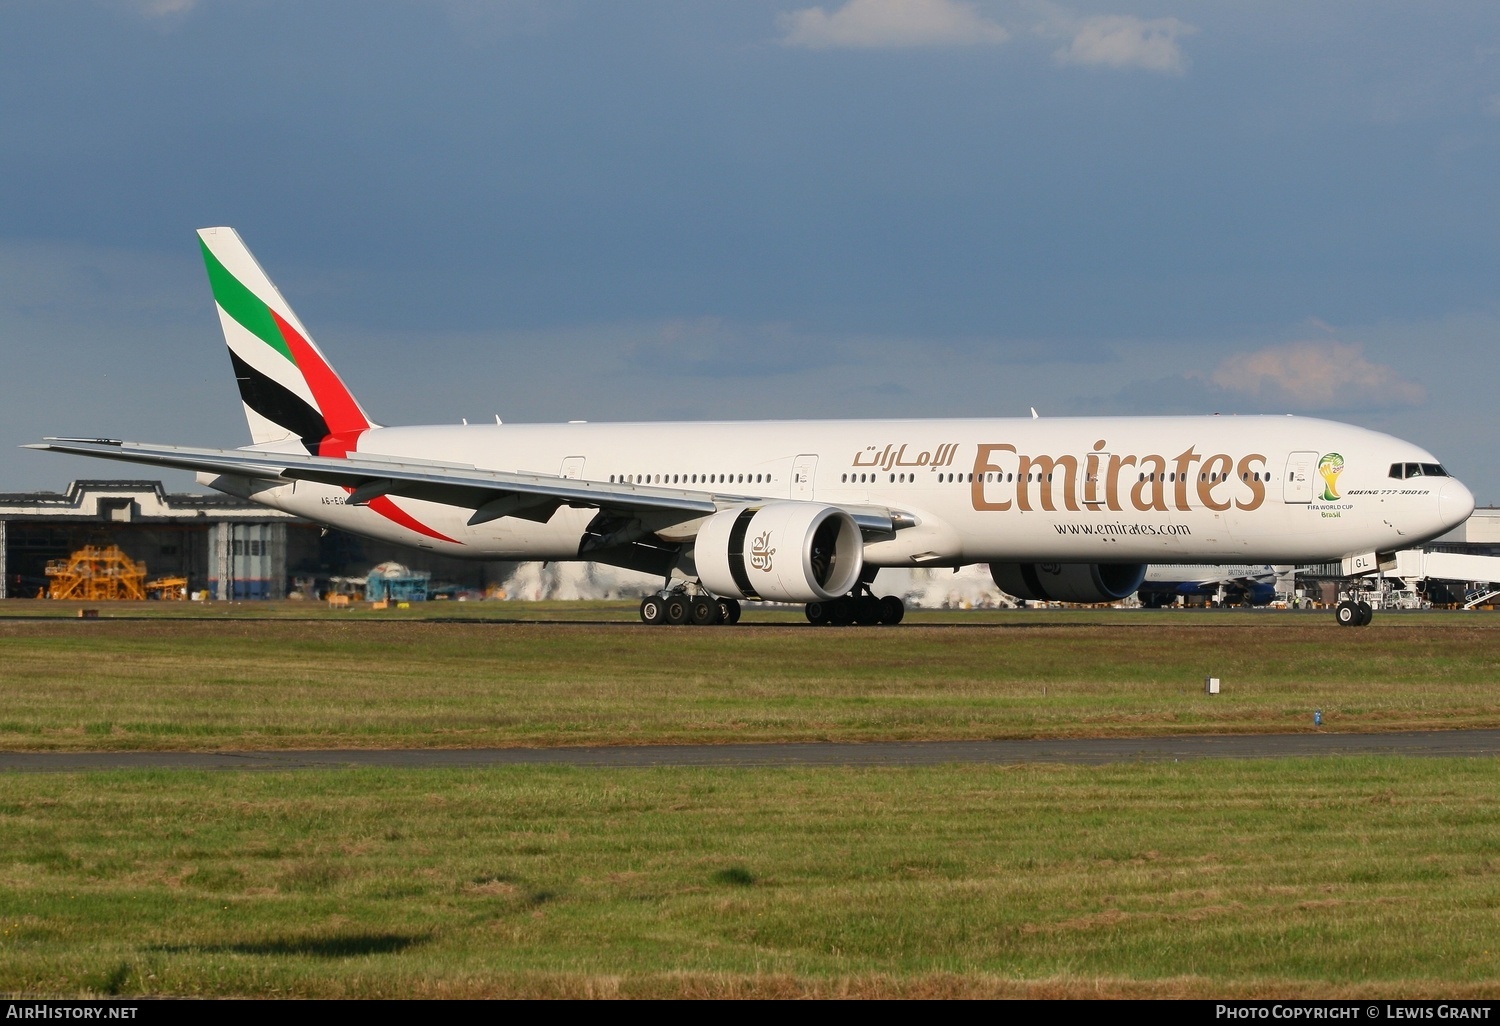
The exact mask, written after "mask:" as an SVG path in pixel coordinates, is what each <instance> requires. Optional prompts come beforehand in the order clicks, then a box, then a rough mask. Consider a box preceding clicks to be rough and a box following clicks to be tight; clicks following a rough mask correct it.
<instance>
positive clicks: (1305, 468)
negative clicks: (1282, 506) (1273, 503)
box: [1281, 452, 1318, 502]
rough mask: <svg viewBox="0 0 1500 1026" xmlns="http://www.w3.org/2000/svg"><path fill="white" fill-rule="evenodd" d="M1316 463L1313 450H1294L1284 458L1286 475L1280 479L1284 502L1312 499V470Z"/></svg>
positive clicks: (1316, 456) (1310, 500)
mask: <svg viewBox="0 0 1500 1026" xmlns="http://www.w3.org/2000/svg"><path fill="white" fill-rule="evenodd" d="M1317 465H1318V454H1317V453H1315V452H1294V453H1292V454H1291V455H1290V456H1288V457H1287V460H1286V476H1285V477H1283V478H1282V479H1281V488H1282V497H1283V501H1285V502H1312V501H1313V470H1314V469H1315V468H1316V467H1317Z"/></svg>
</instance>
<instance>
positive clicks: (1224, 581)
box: [1137, 563, 1290, 609]
mask: <svg viewBox="0 0 1500 1026" xmlns="http://www.w3.org/2000/svg"><path fill="white" fill-rule="evenodd" d="M1288 569H1290V568H1288ZM1137 594H1138V595H1139V596H1140V600H1141V605H1143V606H1146V607H1148V608H1153V609H1159V608H1161V607H1162V606H1165V605H1168V604H1169V603H1171V602H1173V601H1174V600H1175V599H1176V598H1177V597H1178V596H1179V595H1183V596H1186V595H1202V596H1204V597H1209V598H1211V597H1214V596H1221V597H1225V598H1227V597H1230V596H1233V597H1234V599H1235V600H1236V601H1243V602H1244V603H1245V604H1246V605H1252V606H1264V605H1268V604H1270V603H1271V602H1273V601H1275V599H1276V568H1275V567H1273V566H1271V565H1270V564H1267V563H1260V564H1243V563H1242V564H1238V565H1233V566H1202V565H1197V564H1191V563H1175V564H1159V563H1153V564H1152V565H1151V566H1148V567H1147V568H1146V579H1145V580H1144V581H1142V582H1141V586H1140V588H1139V589H1138V591H1137Z"/></svg>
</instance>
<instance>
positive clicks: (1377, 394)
mask: <svg viewBox="0 0 1500 1026" xmlns="http://www.w3.org/2000/svg"><path fill="white" fill-rule="evenodd" d="M1205 376H1206V377H1207V379H1208V381H1210V382H1211V383H1212V384H1214V385H1217V386H1218V387H1219V388H1221V389H1223V390H1224V391H1225V392H1229V393H1232V394H1235V395H1243V396H1249V397H1251V398H1253V399H1256V400H1260V401H1264V402H1277V403H1284V404H1288V405H1291V406H1294V407H1297V408H1300V409H1307V410H1343V409H1350V408H1352V407H1356V406H1382V407H1390V406H1420V405H1421V404H1422V403H1424V402H1426V401H1427V390H1426V389H1425V388H1423V387H1422V386H1421V385H1419V384H1417V383H1416V382H1414V381H1408V380H1406V379H1405V378H1403V377H1401V375H1400V374H1398V373H1397V372H1396V371H1395V369H1394V368H1392V367H1389V366H1386V365H1385V364H1381V363H1371V362H1370V361H1369V360H1367V359H1365V355H1364V350H1363V348H1362V347H1361V346H1360V345H1359V344H1358V343H1348V342H1293V343H1290V344H1288V345H1281V346H1270V347H1268V348H1265V349H1260V350H1256V351H1255V352H1252V353H1237V354H1235V355H1233V356H1229V357H1226V358H1225V359H1224V360H1223V361H1222V362H1221V363H1220V364H1219V366H1218V367H1217V368H1215V369H1214V370H1213V371H1211V372H1210V373H1208V374H1207V375H1205Z"/></svg>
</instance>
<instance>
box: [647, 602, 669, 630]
mask: <svg viewBox="0 0 1500 1026" xmlns="http://www.w3.org/2000/svg"><path fill="white" fill-rule="evenodd" d="M666 618H667V610H666V607H665V606H664V605H662V601H661V596H659V595H647V596H646V597H645V598H643V599H641V622H642V623H649V624H651V625H652V626H655V625H656V624H659V623H664V622H666Z"/></svg>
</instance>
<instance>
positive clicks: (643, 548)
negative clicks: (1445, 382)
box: [34, 228, 1474, 625]
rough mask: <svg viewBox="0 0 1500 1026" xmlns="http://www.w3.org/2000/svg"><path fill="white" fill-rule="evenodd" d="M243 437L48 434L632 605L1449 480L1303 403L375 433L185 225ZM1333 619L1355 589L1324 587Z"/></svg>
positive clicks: (1361, 504)
mask: <svg viewBox="0 0 1500 1026" xmlns="http://www.w3.org/2000/svg"><path fill="white" fill-rule="evenodd" d="M198 235H199V239H200V241H201V243H202V248H203V259H204V261H205V262H206V264H207V265H208V278H209V283H210V285H211V286H212V288H213V296H214V301H215V302H216V303H217V305H218V310H219V319H220V322H221V323H222V324H223V328H224V337H225V340H226V341H227V342H228V344H229V359H230V362H231V363H232V364H233V366H234V375H235V378H236V380H237V381H238V382H239V388H240V397H241V399H242V400H243V401H244V406H245V416H246V418H247V419H248V420H249V423H250V437H251V442H252V444H250V445H248V446H246V447H244V448H241V449H203V448H185V447H178V446H168V445H148V444H141V443H135V442H122V441H118V440H114V439H102V438H98V439H85V438H49V439H47V440H46V441H45V442H43V443H40V444H38V445H36V446H34V447H35V448H39V449H50V450H53V451H56V452H66V453H77V454H83V455H90V456H101V457H104V458H107V459H116V460H126V461H129V462H134V463H145V464H150V465H153V466H158V467H176V468H184V469H188V470H194V471H197V472H198V480H199V481H200V482H202V483H203V484H205V485H208V486H210V487H212V488H215V489H218V490H219V491H222V492H227V493H229V494H232V495H237V496H241V497H244V498H246V499H250V500H253V501H255V502H258V503H263V504H264V505H267V506H271V507H274V508H276V509H280V510H284V511H286V512H288V513H293V514H296V515H297V516H301V517H306V518H307V519H309V520H315V521H318V522H320V523H323V524H326V525H328V526H330V527H336V528H339V529H340V530H344V531H350V532H353V533H355V534H362V535H369V536H372V537H376V538H381V539H385V540H387V541H392V542H399V543H402V544H406V545H415V546H418V547H420V548H424V549H430V550H432V551H434V552H439V553H442V554H443V555H445V556H456V557H468V558H472V559H515V560H574V559H577V560H595V561H598V562H601V563H608V564H611V565H613V566H620V567H628V568H631V569H634V570H640V571H644V572H647V573H651V574H655V575H659V576H660V577H661V578H662V580H663V585H662V588H661V591H660V592H659V593H658V594H656V595H652V596H649V597H648V598H646V599H645V600H644V601H643V602H642V603H641V617H642V619H644V620H645V621H646V622H648V623H662V622H666V623H696V624H711V623H725V622H727V623H733V622H734V621H735V620H736V619H738V617H739V609H740V607H739V602H738V600H741V599H752V600H767V601H774V602H796V603H805V604H806V608H807V618H808V619H809V620H811V621H812V622H813V623H833V624H846V623H850V622H854V623H895V622H898V621H899V620H900V619H901V617H902V613H903V608H902V603H901V600H900V599H899V598H897V597H895V596H888V597H885V598H877V597H876V596H875V594H874V593H873V592H872V591H871V585H872V583H873V581H874V579H875V574H876V571H877V570H878V569H879V568H881V567H960V566H964V565H966V564H970V563H988V564H989V567H990V572H991V574H992V575H993V577H994V579H995V583H996V584H997V585H999V587H1000V588H1001V589H1002V590H1004V591H1006V592H1008V593H1009V594H1011V595H1015V596H1017V597H1019V598H1023V599H1031V600H1059V601H1065V602H1110V601H1114V600H1117V599H1121V598H1124V597H1126V596H1128V595H1130V594H1131V593H1132V592H1134V591H1135V590H1136V589H1137V588H1138V587H1139V586H1140V584H1141V581H1142V579H1143V578H1144V576H1145V572H1146V566H1147V564H1150V563H1306V562H1327V561H1336V560H1341V559H1345V558H1349V557H1354V558H1357V559H1359V560H1360V561H1361V565H1368V567H1369V568H1370V569H1371V570H1372V571H1373V570H1375V569H1376V568H1377V567H1378V566H1379V565H1380V564H1381V563H1383V562H1387V561H1388V560H1389V558H1390V557H1389V556H1388V554H1389V553H1392V552H1394V551H1395V550H1396V549H1408V548H1412V547H1413V546H1416V545H1420V544H1421V543H1422V542H1424V541H1427V540H1428V539H1431V538H1435V537H1437V536H1438V535H1440V534H1443V533H1444V532H1446V531H1448V530H1450V529H1452V528H1453V527H1454V526H1456V525H1457V524H1460V523H1462V522H1463V521H1464V519H1465V518H1467V517H1468V515H1469V514H1470V512H1471V511H1472V510H1473V508H1474V498H1473V496H1472V495H1471V494H1470V493H1469V490H1468V489H1467V488H1465V487H1464V486H1463V485H1462V484H1461V483H1460V482H1458V481H1457V480H1455V479H1454V478H1452V477H1450V476H1449V475H1448V473H1447V472H1446V471H1445V470H1444V469H1443V467H1442V466H1441V465H1440V464H1439V462H1438V460H1437V458H1436V457H1434V456H1433V455H1432V454H1431V453H1428V452H1426V451H1425V450H1423V449H1420V448H1418V447H1417V446H1415V445H1412V444H1410V443H1408V442H1403V441H1401V440H1400V439H1397V438H1392V437H1390V436H1389V435H1383V434H1379V433H1377V432H1374V431H1367V430H1365V429H1363V428H1358V427H1352V426H1350V425H1347V424H1337V423H1332V422H1329V421H1326V420H1312V419H1307V418H1302V417H1280V416H1278V417H1271V416H1256V417H1219V416H1204V417H1060V418H1055V419H1054V418H1041V419H1038V418H1036V417H1035V416H1033V417H1031V418H1029V419H949V420H842V421H830V420H797V421H755V422H712V423H622V424H588V423H568V424H501V423H499V422H498V419H497V422H496V423H494V424H464V425H462V426H455V425H436V426H428V427H382V426H380V425H378V424H376V423H375V422H374V421H372V420H371V419H370V416H369V415H368V414H367V413H366V412H365V410H364V408H363V407H361V406H360V404H359V402H358V401H357V400H355V398H354V397H353V396H352V395H350V394H349V390H348V389H347V388H345V387H344V383H343V381H341V380H340V378H339V376H338V374H337V373H335V372H334V370H333V368H332V367H331V366H330V365H329V363H328V361H327V360H326V359H325V358H324V356H323V353H322V352H321V351H320V350H319V349H318V347H317V346H316V345H314V344H313V341H312V337H311V336H310V335H309V334H308V332H307V330H306V329H305V328H304V327H303V326H302V323H301V321H299V320H298V319H297V315H296V314H295V313H293V312H292V308H291V307H290V306H289V305H288V304H287V302H286V300H284V299H283V298H282V297H281V293H280V292H278V291H277V290H276V287H275V286H274V285H272V284H271V281H270V279H269V278H268V277H267V276H266V274H265V272H264V271H262V270H261V268H260V265H259V264H257V263H256V261H255V258H254V257H253V256H251V255H250V251H249V250H248V249H247V248H246V247H245V245H244V243H243V242H242V241H241V240H240V237H239V235H237V234H236V233H235V232H234V231H233V230H232V229H229V228H206V229H203V230H201V231H200V232H199V233H198ZM1338 614H1339V620H1340V622H1341V623H1348V624H1353V625H1357V624H1360V623H1364V622H1368V619H1369V609H1368V606H1364V607H1361V606H1359V605H1358V604H1356V603H1353V602H1349V603H1344V604H1343V605H1341V607H1340V609H1339V611H1338Z"/></svg>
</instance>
